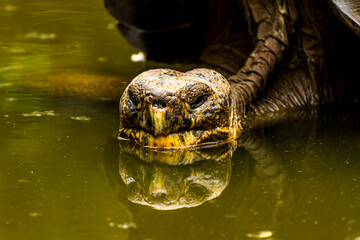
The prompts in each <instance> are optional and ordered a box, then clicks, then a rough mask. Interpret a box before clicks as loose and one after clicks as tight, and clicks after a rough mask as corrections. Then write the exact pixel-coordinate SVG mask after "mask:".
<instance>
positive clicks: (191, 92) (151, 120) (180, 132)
mask: <svg viewBox="0 0 360 240" xmlns="http://www.w3.org/2000/svg"><path fill="white" fill-rule="evenodd" d="M233 102H234V101H232V97H231V88H230V85H229V83H228V81H227V80H226V79H225V77H223V76H222V75H221V74H220V73H218V72H216V71H213V70H210V69H205V68H198V69H194V70H191V71H188V72H186V73H182V72H178V71H175V70H170V69H156V70H149V71H146V72H143V73H141V74H140V75H138V76H137V77H136V78H135V79H134V80H133V81H132V82H131V83H130V85H129V86H128V87H127V89H126V90H125V91H124V93H123V95H122V97H121V99H120V129H119V137H120V138H124V139H130V140H134V141H135V142H137V143H138V144H139V145H142V146H146V147H157V148H186V147H194V146H198V145H205V144H216V143H221V142H228V141H230V140H233V139H235V138H237V137H238V136H239V134H240V132H241V127H240V123H239V121H238V117H237V115H236V111H235V109H234V104H233Z"/></svg>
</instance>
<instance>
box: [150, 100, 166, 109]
mask: <svg viewBox="0 0 360 240" xmlns="http://www.w3.org/2000/svg"><path fill="white" fill-rule="evenodd" d="M152 105H153V107H155V108H166V102H165V101H154V102H153V103H152Z"/></svg>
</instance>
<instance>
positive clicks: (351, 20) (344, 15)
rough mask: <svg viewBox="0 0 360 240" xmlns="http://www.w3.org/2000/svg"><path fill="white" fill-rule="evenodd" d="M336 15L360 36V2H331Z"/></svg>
mask: <svg viewBox="0 0 360 240" xmlns="http://www.w3.org/2000/svg"><path fill="white" fill-rule="evenodd" d="M329 3H330V5H331V7H332V8H333V10H334V11H335V13H336V15H337V16H339V18H340V19H341V20H342V21H343V22H344V23H345V24H346V25H347V26H349V27H350V28H351V29H352V30H353V31H354V32H355V33H356V34H358V35H359V36H360V1H358V0H329Z"/></svg>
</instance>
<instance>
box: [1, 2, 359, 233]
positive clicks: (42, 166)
mask: <svg viewBox="0 0 360 240" xmlns="http://www.w3.org/2000/svg"><path fill="white" fill-rule="evenodd" d="M0 16H1V18H2V21H1V23H0V30H1V32H0V37H1V38H0V133H1V138H0V169H1V170H0V171H1V173H0V239H221V238H222V239H259V238H264V239H346V240H348V239H349V240H350V239H351V240H355V239H357V240H358V239H360V218H359V213H360V189H359V188H360V177H359V176H360V162H359V160H360V133H359V124H358V123H359V119H360V118H359V110H358V108H349V109H342V110H336V111H329V110H327V111H323V112H319V113H317V115H318V117H312V118H310V119H305V120H303V121H298V122H296V123H284V124H281V125H279V126H274V127H271V128H267V129H263V130H259V131H256V132H251V133H248V134H246V135H244V136H243V137H242V138H241V139H240V140H239V141H238V147H237V148H236V147H234V146H230V145H229V146H222V147H220V148H217V149H202V150H196V151H190V152H186V153H185V152H181V153H166V152H165V153H164V152H151V151H149V150H144V149H141V148H138V147H136V146H133V145H131V143H129V142H119V141H118V140H117V139H116V138H115V136H116V130H117V128H118V110H117V108H118V106H117V103H116V102H111V101H100V100H95V99H89V98H86V97H74V96H72V97H68V96H66V94H56V91H57V88H52V87H51V86H52V85H51V79H52V78H51V77H53V76H54V75H56V74H59V73H62V74H64V75H62V76H68V79H70V80H68V81H71V76H75V75H76V76H80V75H78V74H82V75H81V76H108V75H112V76H116V77H119V81H120V82H121V83H119V85H120V86H121V87H125V86H126V85H127V81H128V79H131V77H133V76H135V75H136V74H137V73H139V72H141V71H143V70H144V69H147V68H151V67H156V66H162V64H161V63H153V62H150V63H149V62H146V63H144V62H132V61H131V58H130V57H131V55H132V54H133V53H137V50H136V49H133V48H132V47H131V46H130V45H128V44H127V43H126V42H125V40H124V39H123V38H122V37H121V36H120V34H119V33H118V32H117V30H116V29H115V23H114V20H113V19H112V18H111V17H110V16H109V15H108V14H107V12H106V11H105V10H104V8H103V6H102V3H101V1H95V0H87V1H76V2H75V1H68V0H66V1H60V0H56V1H51V3H44V2H43V1H40V0H37V1H25V0H18V1H7V0H5V1H1V2H0ZM175 67H178V66H175ZM35 80H36V81H40V82H42V83H43V85H45V83H49V81H50V84H48V85H46V86H47V88H48V89H41V88H33V87H29V85H30V84H29V83H31V82H33V81H35ZM60 80H61V78H60ZM64 82H66V81H65V80H64ZM60 83H61V81H60ZM57 84H58V85H59V82H58V83H57ZM60 85H61V84H60ZM40 86H41V85H40ZM49 86H50V87H49ZM50 88H51V89H50ZM49 92H50V93H49ZM75 95H76V94H75ZM315 115H316V114H315ZM170 160H171V164H166V163H164V161H170ZM161 209H168V210H166V211H165V210H161ZM169 209H173V210H169Z"/></svg>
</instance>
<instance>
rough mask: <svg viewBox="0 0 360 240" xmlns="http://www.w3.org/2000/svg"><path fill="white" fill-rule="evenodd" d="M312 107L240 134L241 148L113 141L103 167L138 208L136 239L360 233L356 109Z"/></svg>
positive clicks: (133, 209)
mask: <svg viewBox="0 0 360 240" xmlns="http://www.w3.org/2000/svg"><path fill="white" fill-rule="evenodd" d="M318 114H319V115H320V116H319V117H314V116H316V115H318ZM309 115H312V117H311V118H305V119H304V120H301V121H298V122H292V123H284V124H281V125H278V126H275V127H271V128H267V129H264V130H261V131H254V132H250V133H247V134H244V135H243V136H242V138H241V139H239V140H238V142H237V146H238V148H237V149H236V147H234V144H228V145H223V146H219V147H215V148H209V149H197V150H183V151H177V152H176V151H175V152H174V151H173V152H169V151H167V152H166V151H154V150H149V149H144V148H141V147H139V146H136V145H135V144H133V143H131V142H127V141H120V142H119V141H117V140H116V139H115V138H114V139H109V140H108V142H107V144H106V148H105V158H104V174H105V176H106V179H107V181H108V183H109V184H110V186H111V188H112V189H113V192H114V194H115V195H116V196H117V198H118V200H119V202H121V203H122V204H124V205H126V206H127V207H128V209H129V211H130V212H132V213H133V214H134V221H135V222H136V223H137V227H138V228H137V229H136V230H133V231H132V233H131V234H130V239H219V238H224V239H258V238H268V239H358V237H359V236H360V222H359V218H358V213H359V212H360V193H359V187H360V184H359V181H360V179H359V175H360V162H359V156H360V155H359V152H360V146H359V129H358V124H357V123H358V119H359V112H358V111H351V112H346V111H342V112H325V113H321V114H320V113H317V112H313V113H311V114H309ZM235 149H236V150H235ZM184 156H186V157H184ZM230 177H231V181H230ZM229 182H230V183H229ZM143 205H147V206H143ZM149 206H150V207H149ZM174 209H177V210H174ZM159 210H174V211H159Z"/></svg>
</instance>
